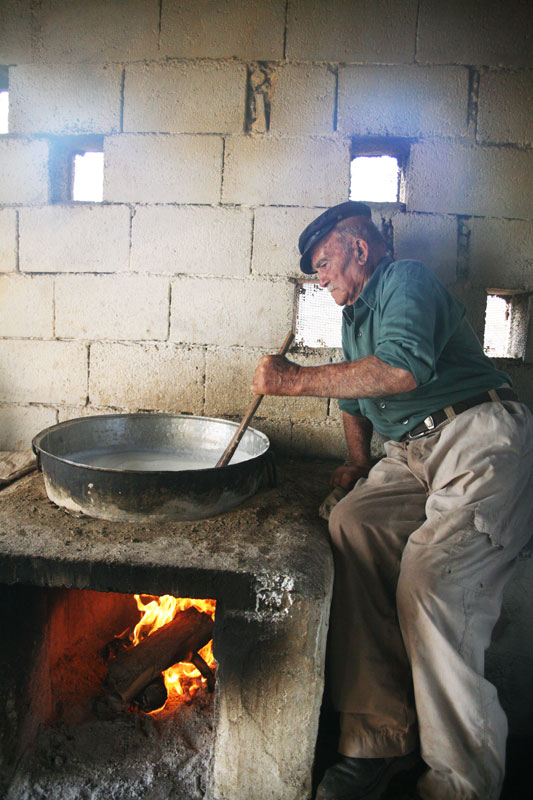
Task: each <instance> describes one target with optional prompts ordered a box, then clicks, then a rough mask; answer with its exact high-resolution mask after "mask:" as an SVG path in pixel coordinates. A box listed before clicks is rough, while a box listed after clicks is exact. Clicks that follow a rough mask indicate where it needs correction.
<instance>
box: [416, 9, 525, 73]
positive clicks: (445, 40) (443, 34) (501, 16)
mask: <svg viewBox="0 0 533 800" xmlns="http://www.w3.org/2000/svg"><path fill="white" fill-rule="evenodd" d="M531 22H532V19H531V5H530V4H529V3H528V2H523V0H488V1H487V2H481V3H480V2H479V1H478V0H449V2H447V3H441V2H440V0H423V2H422V3H421V4H420V16H419V22H418V42H417V58H418V60H419V61H422V62H428V63H433V64H442V63H445V64H449V63H450V62H451V63H456V64H457V63H459V64H493V65H494V66H511V67H521V66H530V64H531V43H530V39H529V32H530V30H531Z"/></svg>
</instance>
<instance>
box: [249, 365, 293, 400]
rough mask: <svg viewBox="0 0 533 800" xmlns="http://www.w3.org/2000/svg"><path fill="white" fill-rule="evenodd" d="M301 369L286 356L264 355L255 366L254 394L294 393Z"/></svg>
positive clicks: (252, 388) (252, 387)
mask: <svg viewBox="0 0 533 800" xmlns="http://www.w3.org/2000/svg"><path fill="white" fill-rule="evenodd" d="M299 369H300V367H299V366H298V364H295V363H294V362H293V361H289V360H288V359H287V358H285V356H280V355H273V356H263V357H262V358H260V359H259V361H258V363H257V367H256V368H255V374H254V379H253V383H252V386H251V390H252V392H253V393H254V394H271V395H291V394H294V393H295V387H296V378H297V376H298V371H299Z"/></svg>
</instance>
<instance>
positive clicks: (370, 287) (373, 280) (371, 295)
mask: <svg viewBox="0 0 533 800" xmlns="http://www.w3.org/2000/svg"><path fill="white" fill-rule="evenodd" d="M389 264H392V258H390V257H389V256H386V257H385V258H382V259H381V261H380V262H379V264H378V265H377V267H376V269H375V270H374V272H373V273H372V275H371V276H370V278H369V279H368V281H367V283H366V284H365V286H364V287H363V291H362V292H361V294H360V295H359V297H358V298H357V300H356V301H355V303H352V305H349V306H344V308H343V312H342V313H343V316H344V318H345V319H346V321H347V322H353V319H354V313H355V308H356V307H357V305H358V304H360V303H364V304H365V305H367V306H368V307H369V308H370V309H371V310H372V311H375V310H376V293H377V290H378V287H379V284H380V282H381V277H382V274H383V271H384V270H385V269H386V268H387V267H388V266H389Z"/></svg>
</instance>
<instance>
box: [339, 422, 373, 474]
mask: <svg viewBox="0 0 533 800" xmlns="http://www.w3.org/2000/svg"><path fill="white" fill-rule="evenodd" d="M342 418H343V423H344V434H345V437H346V445H347V447H348V455H349V458H348V463H350V464H354V465H356V466H369V465H370V441H371V439H372V423H371V422H370V420H368V419H367V418H366V417H356V416H353V415H352V414H347V413H346V412H345V411H343V414H342Z"/></svg>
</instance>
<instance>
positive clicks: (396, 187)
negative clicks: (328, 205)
mask: <svg viewBox="0 0 533 800" xmlns="http://www.w3.org/2000/svg"><path fill="white" fill-rule="evenodd" d="M399 191H400V169H399V166H398V159H397V158H394V157H393V156H383V155H381V156H356V157H355V158H353V159H352V163H351V169H350V200H366V201H368V202H371V203H396V202H398V200H399Z"/></svg>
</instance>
